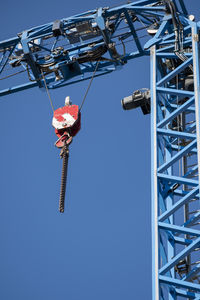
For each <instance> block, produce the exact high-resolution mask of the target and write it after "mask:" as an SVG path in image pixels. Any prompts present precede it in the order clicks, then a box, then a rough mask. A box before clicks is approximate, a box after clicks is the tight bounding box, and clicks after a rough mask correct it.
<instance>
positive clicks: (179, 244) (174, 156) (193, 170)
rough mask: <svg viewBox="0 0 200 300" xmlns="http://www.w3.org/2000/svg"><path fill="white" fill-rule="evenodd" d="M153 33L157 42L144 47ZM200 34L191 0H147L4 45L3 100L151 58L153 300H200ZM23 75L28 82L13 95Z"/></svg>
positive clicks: (35, 30)
mask: <svg viewBox="0 0 200 300" xmlns="http://www.w3.org/2000/svg"><path fill="white" fill-rule="evenodd" d="M150 26H154V29H155V31H154V36H153V37H149V35H148V36H147V37H146V35H145V37H144V39H142V37H141V36H140V34H139V33H140V32H142V34H144V32H145V33H146V31H147V29H148V28H150ZM199 27H200V23H196V22H193V21H192V20H190V19H189V18H188V14H187V10H186V8H185V5H184V2H183V0H162V1H155V0H154V1H153V0H146V1H145V0H143V1H137V2H133V3H129V4H125V5H123V6H119V7H114V8H103V9H102V8H100V9H98V10H93V11H89V12H86V13H84V14H80V15H76V16H74V17H71V18H66V19H63V20H60V21H57V22H52V23H49V24H45V25H42V26H38V27H35V28H32V29H30V30H26V31H24V32H22V33H20V34H19V35H18V36H17V37H16V38H13V39H10V40H7V41H3V42H1V43H0V54H1V59H0V74H2V76H3V78H5V80H8V83H6V87H5V88H4V89H2V90H1V91H0V96H4V95H7V94H10V93H14V92H17V91H21V90H24V89H29V88H32V87H35V86H38V87H39V88H42V87H44V85H45V81H46V83H47V86H48V88H49V89H55V88H59V87H63V86H66V85H68V84H72V83H77V82H79V81H82V80H87V79H89V78H91V74H92V73H93V72H94V70H95V68H96V67H97V66H98V68H97V72H96V74H95V76H100V75H105V74H107V73H110V72H112V71H115V70H118V69H120V67H122V66H124V65H125V64H126V63H127V62H128V61H129V60H131V59H133V58H136V57H139V56H144V55H150V59H151V135H152V146H151V148H152V245H153V250H152V265H153V267H152V268H153V295H152V299H153V300H159V299H161V300H172V299H173V300H175V299H196V300H197V299H200V284H199V283H200V275H199V272H200V253H199V250H200V230H199V224H200V223H199V220H200V201H199V200H200V199H199V166H200V107H199V106H200V102H199V100H200V99H199V97H200V82H199V80H200V79H199V67H200V66H199ZM127 42H129V44H128V46H127ZM97 64H99V65H97ZM16 70H17V72H16ZM5 72H9V73H8V74H7V73H5ZM22 72H24V74H26V77H23V76H21V75H19V77H20V76H21V77H20V78H19V79H20V80H21V81H22V83H21V82H20V83H19V84H18V85H15V86H13V84H12V82H11V86H10V87H9V80H10V78H11V76H12V75H15V74H16V73H17V74H20V73H22ZM24 74H22V75H24ZM27 80H28V81H27Z"/></svg>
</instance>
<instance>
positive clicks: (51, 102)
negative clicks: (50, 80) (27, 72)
mask: <svg viewBox="0 0 200 300" xmlns="http://www.w3.org/2000/svg"><path fill="white" fill-rule="evenodd" d="M41 72H42V77H43V80H44V85H45V88H46V91H47V95H48V97H49V101H50V104H51V108H52V110H53V112H54V110H55V109H54V106H53V101H52V99H51V95H50V93H49V89H48V86H47V83H46V79H45V77H44V73H43V71H42V70H41Z"/></svg>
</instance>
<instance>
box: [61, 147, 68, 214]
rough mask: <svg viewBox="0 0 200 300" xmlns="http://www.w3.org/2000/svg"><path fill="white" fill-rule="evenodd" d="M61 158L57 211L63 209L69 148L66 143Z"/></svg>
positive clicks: (62, 210)
mask: <svg viewBox="0 0 200 300" xmlns="http://www.w3.org/2000/svg"><path fill="white" fill-rule="evenodd" d="M60 156H61V158H62V159H63V166H62V176H61V186H60V199H59V211H60V212H61V213H63V212H64V209H65V192H66V183H67V168H68V159H69V148H68V145H66V144H65V145H64V147H63V148H62V150H61V154H60Z"/></svg>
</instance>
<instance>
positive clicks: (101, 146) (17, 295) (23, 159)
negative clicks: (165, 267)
mask: <svg viewBox="0 0 200 300" xmlns="http://www.w3.org/2000/svg"><path fill="white" fill-rule="evenodd" d="M185 3H186V5H187V8H188V10H189V11H190V12H191V13H194V14H195V15H196V18H197V19H199V14H200V2H199V1H197V0H190V1H188V0H186V1H185ZM118 4H121V2H119V1H114V0H107V1H97V0H93V1H92V0H86V1H83V2H81V1H77V0H74V1H72V2H69V1H63V0H60V1H59V2H56V1H54V2H50V1H47V0H44V1H39V0H35V1H32V2H27V1H22V0H19V1H17V3H16V2H3V3H1V18H0V24H1V33H0V39H1V40H4V39H7V38H10V37H13V36H16V34H17V33H18V32H21V31H22V30H25V29H28V28H31V27H32V26H37V25H40V24H44V23H48V22H50V21H54V20H56V19H59V18H63V17H68V16H71V15H74V14H77V13H81V12H84V11H87V10H90V9H93V8H97V7H100V6H102V7H105V6H113V5H118ZM87 85H88V82H83V83H80V84H77V85H74V86H68V87H65V88H61V89H58V90H56V91H51V96H52V98H53V103H54V106H55V108H58V107H60V106H62V105H63V104H64V98H65V96H67V95H70V96H71V99H72V101H73V102H74V103H76V104H80V103H81V101H82V98H83V96H84V93H85V90H86V88H87ZM142 87H149V58H140V59H137V60H134V61H130V62H129V63H128V64H127V65H126V66H125V67H124V68H123V69H122V70H121V71H117V72H114V73H112V74H110V75H107V76H104V77H101V78H97V79H95V80H94V82H93V84H92V87H91V89H90V92H89V95H88V97H87V100H86V103H85V105H84V107H83V110H82V129H81V131H80V133H79V134H78V135H77V137H76V138H75V139H74V142H73V143H72V145H71V147H70V161H69V173H68V174H69V175H68V185H67V194H66V209H65V213H64V214H60V213H59V212H58V200H59V190H60V178H61V167H62V161H61V160H60V158H59V151H58V150H57V149H56V148H55V147H54V142H55V140H56V136H55V134H54V130H53V128H52V126H51V121H52V111H51V107H50V104H49V100H48V97H47V95H46V93H45V92H41V91H40V90H39V89H37V88H35V89H31V90H28V91H24V92H20V93H17V94H13V95H10V96H5V97H2V98H1V99H0V135H1V139H0V147H1V156H0V160H1V162H0V165H1V169H0V172H1V180H0V199H1V200H0V240H1V246H0V299H2V300H13V299H16V300H27V299H28V300H44V299H45V300H46V299H48V300H55V299H58V300H65V299H68V300H94V299H95V300H102V299H104V300H112V299H115V300H124V299H126V300H131V299H139V300H143V299H145V300H147V299H151V221H150V207H151V203H150V202H151V199H150V117H149V115H148V116H144V115H143V114H142V113H141V111H140V110H139V109H138V110H133V111H123V110H122V108H121V104H120V100H121V99H122V98H123V97H124V96H128V95H129V94H131V93H132V92H133V91H134V90H136V89H138V88H142Z"/></svg>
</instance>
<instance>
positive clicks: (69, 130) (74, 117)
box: [52, 104, 81, 148]
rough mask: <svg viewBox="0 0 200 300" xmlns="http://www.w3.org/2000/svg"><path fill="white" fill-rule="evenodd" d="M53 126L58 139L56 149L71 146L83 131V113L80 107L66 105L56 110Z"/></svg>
mask: <svg viewBox="0 0 200 300" xmlns="http://www.w3.org/2000/svg"><path fill="white" fill-rule="evenodd" d="M52 125H53V127H54V128H55V133H56V135H57V137H58V140H57V141H56V143H55V145H56V147H58V148H63V147H64V145H65V144H68V145H69V144H70V143H71V142H72V138H73V137H74V136H75V135H76V134H77V133H78V132H79V130H80V129H81V113H80V111H79V107H78V105H74V104H73V105H66V106H64V107H60V108H58V109H56V110H55V111H54V115H53V121H52Z"/></svg>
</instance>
